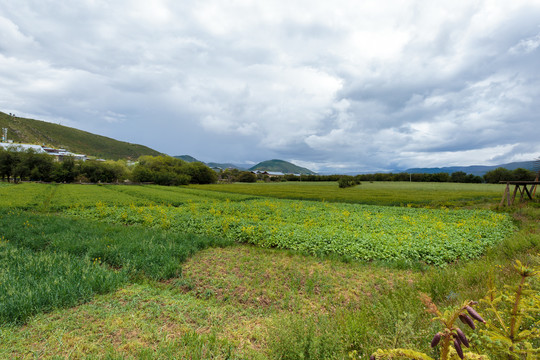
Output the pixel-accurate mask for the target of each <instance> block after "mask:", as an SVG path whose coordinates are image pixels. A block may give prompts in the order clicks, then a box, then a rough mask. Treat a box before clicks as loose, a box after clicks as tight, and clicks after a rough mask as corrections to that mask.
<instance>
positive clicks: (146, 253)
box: [0, 210, 231, 280]
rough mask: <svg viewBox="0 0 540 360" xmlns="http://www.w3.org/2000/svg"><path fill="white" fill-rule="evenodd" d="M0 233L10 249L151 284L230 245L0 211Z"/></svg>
mask: <svg viewBox="0 0 540 360" xmlns="http://www.w3.org/2000/svg"><path fill="white" fill-rule="evenodd" d="M0 220H1V223H0V233H1V234H3V236H4V238H5V239H7V240H9V242H10V243H11V244H13V245H16V246H19V247H23V248H27V249H30V250H34V251H49V252H57V253H66V254H70V255H74V256H77V257H79V258H85V257H88V258H90V259H94V260H95V261H96V262H100V263H104V264H106V265H108V266H110V267H113V268H122V269H123V270H124V271H127V272H128V273H129V274H130V275H131V276H136V277H137V276H144V277H148V278H151V279H155V280H160V279H168V278H170V277H173V276H178V275H180V270H181V263H182V262H183V261H184V260H186V259H187V258H188V257H189V256H191V255H192V254H193V253H195V252H197V251H199V250H201V249H204V248H207V247H209V246H226V245H227V244H230V243H231V242H230V241H227V240H223V239H219V238H211V237H204V236H197V235H192V234H184V233H178V232H168V231H162V230H156V229H144V228H142V227H138V226H133V227H126V226H121V225H116V226H115V225H109V224H104V223H98V222H92V221H87V220H86V221H85V220H75V219H69V218H64V217H61V216H57V215H43V214H32V213H28V212H18V211H7V212H6V210H0Z"/></svg>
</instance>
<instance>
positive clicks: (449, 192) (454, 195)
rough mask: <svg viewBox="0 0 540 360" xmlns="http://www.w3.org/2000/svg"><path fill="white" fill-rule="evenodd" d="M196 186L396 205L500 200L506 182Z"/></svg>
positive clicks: (291, 196) (281, 195) (479, 202)
mask: <svg viewBox="0 0 540 360" xmlns="http://www.w3.org/2000/svg"><path fill="white" fill-rule="evenodd" d="M190 188H192V189H200V190H214V191H217V192H229V193H237V194H246V195H257V196H269V197H277V198H281V199H296V200H317V201H328V202H347V203H358V204H367V205H392V206H404V205H407V204H409V205H414V206H435V207H440V206H447V207H456V206H469V205H478V204H483V203H485V202H487V201H490V202H496V201H500V199H501V196H502V193H503V190H504V185H499V184H456V183H410V182H384V181H383V182H373V183H369V182H363V183H362V184H361V185H358V186H355V187H351V188H346V189H340V188H339V187H338V184H337V182H284V183H252V184H241V183H236V184H213V185H190Z"/></svg>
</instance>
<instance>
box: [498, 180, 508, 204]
mask: <svg viewBox="0 0 540 360" xmlns="http://www.w3.org/2000/svg"><path fill="white" fill-rule="evenodd" d="M509 192H510V183H506V189H504V194H503V197H502V200H501V204H500V205H499V206H503V205H504V200H505V199H506V196H510V194H509ZM508 200H510V198H508Z"/></svg>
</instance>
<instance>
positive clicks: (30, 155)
mask: <svg viewBox="0 0 540 360" xmlns="http://www.w3.org/2000/svg"><path fill="white" fill-rule="evenodd" d="M0 179H2V181H8V182H20V181H43V182H58V183H73V182H82V183H100V182H101V183H115V182H121V181H126V180H127V181H132V182H137V183H154V184H158V185H187V184H210V183H214V182H216V181H217V174H216V173H215V171H213V170H212V169H210V168H209V167H208V166H206V165H204V164H203V163H198V162H196V163H188V162H185V161H183V160H181V159H176V158H173V157H170V156H149V155H145V156H141V157H140V158H139V159H138V161H137V162H136V163H135V164H134V165H128V163H127V162H126V161H124V160H118V161H112V160H111V161H96V160H86V161H82V160H75V159H74V158H73V157H64V159H63V161H55V158H54V157H53V156H51V155H48V154H43V153H37V152H35V151H34V150H32V149H29V150H26V151H17V150H11V149H0Z"/></svg>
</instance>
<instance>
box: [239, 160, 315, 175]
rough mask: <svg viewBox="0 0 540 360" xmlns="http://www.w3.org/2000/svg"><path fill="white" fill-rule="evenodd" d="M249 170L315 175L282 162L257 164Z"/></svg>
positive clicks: (268, 161)
mask: <svg viewBox="0 0 540 360" xmlns="http://www.w3.org/2000/svg"><path fill="white" fill-rule="evenodd" d="M249 170H251V171H253V170H263V171H264V170H266V171H277V172H282V173H284V174H302V175H314V174H315V173H314V172H313V171H311V170H309V169H306V168H303V167H300V166H297V165H294V164H292V163H290V162H288V161H284V160H276V159H274V160H267V161H263V162H260V163H258V164H257V165H255V166H253V167H251V168H250V169H249Z"/></svg>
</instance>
